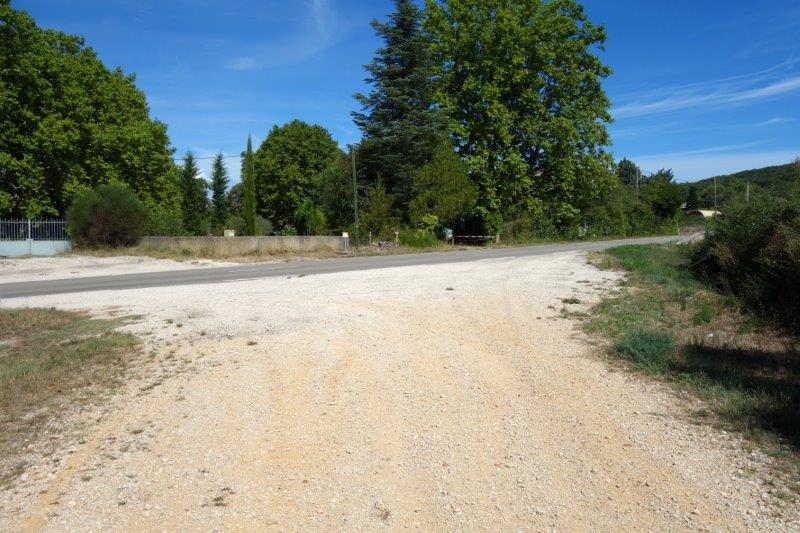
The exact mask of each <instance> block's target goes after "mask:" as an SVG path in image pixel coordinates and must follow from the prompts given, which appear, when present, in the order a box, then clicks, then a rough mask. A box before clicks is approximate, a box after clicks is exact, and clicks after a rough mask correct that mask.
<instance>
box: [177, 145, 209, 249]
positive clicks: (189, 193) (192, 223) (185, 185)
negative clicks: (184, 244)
mask: <svg viewBox="0 0 800 533" xmlns="http://www.w3.org/2000/svg"><path fill="white" fill-rule="evenodd" d="M180 187H181V192H182V194H183V203H182V204H181V209H182V211H183V227H184V228H186V230H187V231H188V232H189V233H192V234H194V235H202V234H204V233H206V232H207V231H208V216H207V215H208V196H207V195H206V189H207V187H208V185H207V184H206V182H205V180H204V179H203V178H201V177H200V170H199V169H198V168H197V163H196V161H195V159H194V155H193V154H192V152H186V156H185V157H184V158H183V167H182V168H181V177H180Z"/></svg>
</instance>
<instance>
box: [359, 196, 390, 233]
mask: <svg viewBox="0 0 800 533" xmlns="http://www.w3.org/2000/svg"><path fill="white" fill-rule="evenodd" d="M398 223H399V221H398V220H397V218H396V217H394V216H393V215H392V197H391V196H389V194H388V193H387V192H386V187H384V185H383V184H382V183H380V182H379V183H376V184H375V185H373V186H372V187H370V188H369V189H368V190H367V194H366V196H365V198H364V208H363V210H362V211H361V219H360V225H361V227H360V228H359V231H360V232H361V233H362V236H363V235H364V234H366V233H367V232H369V233H372V237H373V238H376V239H380V238H384V237H393V236H394V231H395V230H396V228H397V226H398Z"/></svg>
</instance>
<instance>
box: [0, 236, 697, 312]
mask: <svg viewBox="0 0 800 533" xmlns="http://www.w3.org/2000/svg"><path fill="white" fill-rule="evenodd" d="M684 239H685V238H684V237H678V236H666V237H644V238H639V239H624V240H613V241H593V242H575V243H566V244H545V245H538V246H523V247H513V248H511V247H510V248H478V249H474V250H459V251H453V252H428V253H419V254H398V255H382V256H371V257H347V258H341V259H325V260H312V261H291V262H287V263H262V264H258V263H248V264H243V265H241V266H234V267H219V268H206V269H193V270H174V271H171V272H148V273H144V274H125V275H117V276H96V277H85V278H72V279H58V280H47V281H26V282H16V283H0V299H3V298H21V297H27V296H45V295H50V294H65V293H71V292H90V291H116V290H125V289H139V288H148V287H168V286H173V285H203V284H210V283H225V282H229V281H242V280H249V279H259V278H268V277H274V276H313V275H316V274H330V273H334V272H346V271H353V270H372V269H376V268H394V267H404V266H412V265H434V264H442V263H461V262H466V261H480V260H483V259H498V258H509V257H512V258H513V257H526V256H532V255H546V254H553V253H561V252H576V251H580V252H589V251H595V250H603V249H606V248H613V247H614V246H620V245H623V244H651V243H665V242H671V241H677V240H684ZM0 281H2V273H0Z"/></svg>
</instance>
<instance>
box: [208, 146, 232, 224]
mask: <svg viewBox="0 0 800 533" xmlns="http://www.w3.org/2000/svg"><path fill="white" fill-rule="evenodd" d="M227 189H228V171H227V170H226V169H225V163H224V160H223V156H222V154H217V157H215V158H214V163H213V164H212V166H211V205H212V207H213V222H214V226H215V227H216V228H218V229H219V228H222V227H223V226H224V225H225V221H226V220H227V219H228V213H229V211H230V207H229V205H228V196H227Z"/></svg>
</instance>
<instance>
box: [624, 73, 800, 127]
mask: <svg viewBox="0 0 800 533" xmlns="http://www.w3.org/2000/svg"><path fill="white" fill-rule="evenodd" d="M795 63H796V61H795V60H790V61H785V62H783V63H780V64H779V65H776V66H775V67H772V68H770V69H767V70H763V71H760V72H755V73H752V74H746V75H743V76H735V77H732V78H725V79H721V80H714V81H709V82H703V83H697V84H693V85H684V86H677V87H671V88H665V89H662V90H658V91H650V92H648V93H645V94H640V95H634V97H633V98H632V101H630V102H629V103H625V104H623V105H619V106H617V107H615V108H614V109H613V110H612V114H613V116H614V117H615V118H628V117H641V116H646V115H653V114H657V113H666V112H669V111H677V110H682V109H692V108H698V107H705V108H714V107H724V106H729V105H736V104H741V103H745V102H751V101H757V100H763V99H767V98H772V97H776V96H780V95H784V94H788V93H791V92H794V91H798V90H800V76H798V75H797V74H796V73H787V70H788V69H792V67H793V66H794V64H795Z"/></svg>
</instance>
